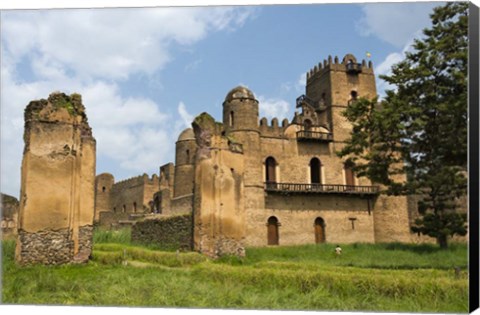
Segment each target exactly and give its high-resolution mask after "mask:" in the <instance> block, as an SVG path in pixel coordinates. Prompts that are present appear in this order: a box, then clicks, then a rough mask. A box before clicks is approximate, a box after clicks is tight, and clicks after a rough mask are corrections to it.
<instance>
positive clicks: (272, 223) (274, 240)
mask: <svg viewBox="0 0 480 315" xmlns="http://www.w3.org/2000/svg"><path fill="white" fill-rule="evenodd" d="M267 239H268V241H267V244H268V245H278V243H279V242H278V240H279V237H278V219H277V218H276V217H270V218H268V221H267Z"/></svg>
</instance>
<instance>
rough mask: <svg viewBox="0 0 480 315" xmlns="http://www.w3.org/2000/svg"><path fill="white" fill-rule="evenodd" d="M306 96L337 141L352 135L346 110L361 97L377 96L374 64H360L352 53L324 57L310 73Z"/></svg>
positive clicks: (308, 74)
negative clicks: (339, 56)
mask: <svg viewBox="0 0 480 315" xmlns="http://www.w3.org/2000/svg"><path fill="white" fill-rule="evenodd" d="M306 96H307V98H308V99H310V100H311V101H312V102H313V104H314V107H315V108H316V109H317V110H318V111H319V115H320V117H321V120H322V121H324V122H325V123H326V125H327V126H328V129H329V130H330V131H331V132H332V134H333V137H334V139H335V141H336V142H342V141H344V140H345V139H347V138H348V137H349V134H350V130H351V125H350V123H348V122H347V120H346V118H345V117H343V115H342V112H343V111H344V110H345V108H346V107H347V106H348V104H350V103H351V102H353V101H355V100H356V99H357V98H360V97H365V98H373V97H375V96H377V90H376V87H375V75H374V74H373V66H372V63H371V62H369V63H368V64H367V63H366V62H365V60H363V61H362V63H357V59H356V58H355V56H353V55H352V54H347V55H346V56H345V57H344V58H343V60H342V61H341V62H339V60H338V57H335V58H334V59H333V60H332V57H330V56H329V57H328V60H324V62H323V64H322V63H319V64H318V65H317V66H315V67H314V68H313V69H312V70H310V71H309V72H308V73H307V85H306Z"/></svg>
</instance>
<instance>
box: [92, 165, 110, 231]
mask: <svg viewBox="0 0 480 315" xmlns="http://www.w3.org/2000/svg"><path fill="white" fill-rule="evenodd" d="M114 183H115V178H114V177H113V175H112V174H110V173H102V174H100V175H97V176H96V177H95V216H94V220H95V221H98V220H99V218H100V212H101V211H111V210H112V209H111V205H110V191H111V190H112V186H113V184H114Z"/></svg>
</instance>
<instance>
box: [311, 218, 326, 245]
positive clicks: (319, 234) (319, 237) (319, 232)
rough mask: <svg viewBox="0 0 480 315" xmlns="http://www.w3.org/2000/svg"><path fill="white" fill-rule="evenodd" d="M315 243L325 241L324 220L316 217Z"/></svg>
mask: <svg viewBox="0 0 480 315" xmlns="http://www.w3.org/2000/svg"><path fill="white" fill-rule="evenodd" d="M314 226H315V243H316V244H320V243H325V221H323V219H322V218H320V217H318V218H316V219H315V225H314Z"/></svg>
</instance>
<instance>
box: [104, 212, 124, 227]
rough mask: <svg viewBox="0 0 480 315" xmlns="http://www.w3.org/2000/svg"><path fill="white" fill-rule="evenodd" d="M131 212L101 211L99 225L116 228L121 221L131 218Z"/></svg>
mask: <svg viewBox="0 0 480 315" xmlns="http://www.w3.org/2000/svg"><path fill="white" fill-rule="evenodd" d="M129 216H130V214H129V213H126V212H113V211H102V212H100V213H99V220H98V222H99V225H100V226H103V227H108V228H115V227H117V226H118V223H119V222H120V221H126V220H128V219H129Z"/></svg>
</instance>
